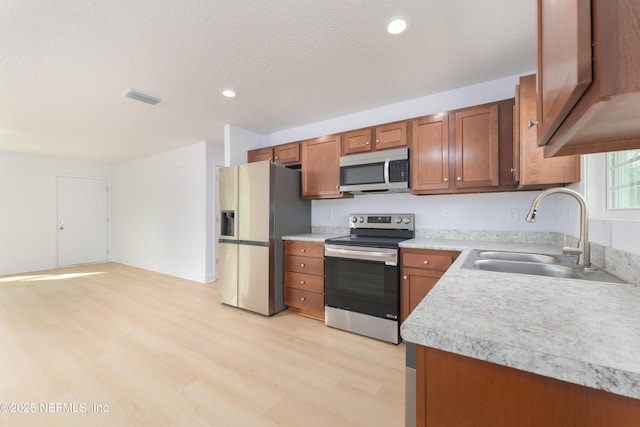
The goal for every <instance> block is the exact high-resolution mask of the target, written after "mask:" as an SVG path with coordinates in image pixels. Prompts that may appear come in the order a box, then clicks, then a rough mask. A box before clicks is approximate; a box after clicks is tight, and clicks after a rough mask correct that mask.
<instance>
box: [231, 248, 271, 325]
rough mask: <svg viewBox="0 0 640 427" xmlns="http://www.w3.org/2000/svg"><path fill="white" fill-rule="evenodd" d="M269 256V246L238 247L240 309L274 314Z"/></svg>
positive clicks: (266, 314)
mask: <svg viewBox="0 0 640 427" xmlns="http://www.w3.org/2000/svg"><path fill="white" fill-rule="evenodd" d="M269 254H270V248H269V246H255V245H244V244H240V245H238V259H239V260H240V269H239V270H238V307H241V308H244V309H247V310H251V311H254V312H256V313H260V314H264V315H265V316H269V315H271V314H273V299H272V298H270V294H271V287H272V286H273V283H272V280H273V279H272V274H270V271H269V268H270V267H269V266H270V262H269Z"/></svg>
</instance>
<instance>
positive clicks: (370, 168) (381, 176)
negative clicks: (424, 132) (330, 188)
mask: <svg viewBox="0 0 640 427" xmlns="http://www.w3.org/2000/svg"><path fill="white" fill-rule="evenodd" d="M340 191H343V192H347V193H354V194H366V193H381V192H382V193H384V192H406V191H409V150H408V149H407V148H395V149H392V150H382V151H372V152H370V153H362V154H351V155H348V156H342V157H340Z"/></svg>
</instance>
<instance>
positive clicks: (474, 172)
mask: <svg viewBox="0 0 640 427" xmlns="http://www.w3.org/2000/svg"><path fill="white" fill-rule="evenodd" d="M505 119H506V118H505ZM455 123H456V127H455V143H456V147H455V153H456V169H455V172H456V174H455V175H456V181H455V186H456V188H475V187H497V186H498V185H499V184H500V179H499V169H498V168H499V164H498V163H499V161H500V156H499V153H498V141H499V138H498V104H489V105H483V106H480V107H475V108H470V109H467V110H463V111H458V112H456V113H455ZM511 126H513V123H511ZM505 142H507V141H505ZM508 142H509V143H510V142H511V141H508Z"/></svg>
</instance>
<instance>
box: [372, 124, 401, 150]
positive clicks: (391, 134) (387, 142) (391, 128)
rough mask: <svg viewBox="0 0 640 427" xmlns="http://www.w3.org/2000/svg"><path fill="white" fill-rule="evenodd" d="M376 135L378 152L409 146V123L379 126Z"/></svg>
mask: <svg viewBox="0 0 640 427" xmlns="http://www.w3.org/2000/svg"><path fill="white" fill-rule="evenodd" d="M375 133H376V135H375V136H376V137H375V149H376V150H384V149H386V148H398V147H406V146H407V122H397V123H389V124H387V125H382V126H377V127H376V131H375Z"/></svg>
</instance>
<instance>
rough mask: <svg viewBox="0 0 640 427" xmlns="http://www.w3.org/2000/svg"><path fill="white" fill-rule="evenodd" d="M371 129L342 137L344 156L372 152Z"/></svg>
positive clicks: (348, 133) (360, 130) (356, 131)
mask: <svg viewBox="0 0 640 427" xmlns="http://www.w3.org/2000/svg"><path fill="white" fill-rule="evenodd" d="M372 147H373V144H371V129H359V130H354V131H351V132H347V133H345V134H343V135H342V154H354V153H364V152H366V151H371V150H372Z"/></svg>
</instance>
